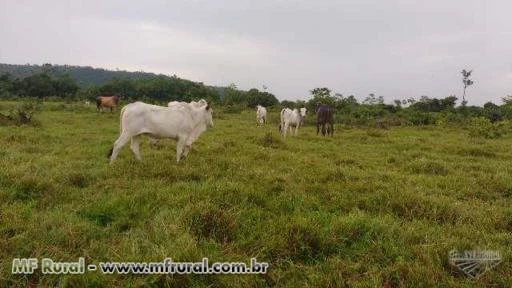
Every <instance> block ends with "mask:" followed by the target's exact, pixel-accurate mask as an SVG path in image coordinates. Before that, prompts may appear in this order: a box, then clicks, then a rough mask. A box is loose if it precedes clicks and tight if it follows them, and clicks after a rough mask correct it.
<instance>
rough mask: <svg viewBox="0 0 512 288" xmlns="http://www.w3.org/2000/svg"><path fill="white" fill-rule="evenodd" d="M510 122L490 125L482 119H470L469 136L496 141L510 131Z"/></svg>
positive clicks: (490, 123)
mask: <svg viewBox="0 0 512 288" xmlns="http://www.w3.org/2000/svg"><path fill="white" fill-rule="evenodd" d="M510 126H511V125H510V121H500V122H496V123H492V122H491V120H489V119H487V118H484V117H475V118H472V119H471V121H470V123H469V125H468V130H469V136H470V137H474V138H479V137H482V138H486V139H497V138H500V137H502V136H504V135H505V134H507V133H508V132H509V131H510Z"/></svg>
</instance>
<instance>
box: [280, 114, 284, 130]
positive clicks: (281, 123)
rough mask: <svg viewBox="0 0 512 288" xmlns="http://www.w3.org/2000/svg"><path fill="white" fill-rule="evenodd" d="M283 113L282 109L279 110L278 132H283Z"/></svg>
mask: <svg viewBox="0 0 512 288" xmlns="http://www.w3.org/2000/svg"><path fill="white" fill-rule="evenodd" d="M283 114H284V109H282V110H281V115H280V116H281V122H279V133H283V129H284V126H283V125H284V117H283Z"/></svg>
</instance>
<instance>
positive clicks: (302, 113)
mask: <svg viewBox="0 0 512 288" xmlns="http://www.w3.org/2000/svg"><path fill="white" fill-rule="evenodd" d="M96 104H97V105H96V107H97V109H98V111H102V110H103V109H105V108H107V109H108V108H110V111H111V112H112V110H113V109H114V108H115V107H116V106H117V105H118V104H119V97H118V96H100V97H98V98H97V101H96ZM315 112H316V116H317V120H316V134H317V135H318V134H319V132H322V135H324V136H325V135H326V134H327V135H330V136H332V135H333V133H334V121H333V111H332V109H331V108H330V107H329V106H328V105H325V104H319V105H318V106H317V108H316V111H315ZM306 113H307V109H306V108H304V107H303V108H300V109H293V110H292V109H289V108H284V109H282V110H281V113H280V123H279V132H280V133H281V135H282V136H283V137H284V138H286V133H287V131H288V130H290V133H291V131H292V129H295V130H294V134H295V135H297V133H298V130H299V127H300V126H302V125H304V119H305V117H306ZM212 114H213V110H212V109H211V107H210V105H209V104H208V103H207V102H206V100H204V99H201V100H199V101H197V102H196V101H191V102H190V103H188V102H178V101H172V102H169V103H168V104H167V107H164V106H158V105H152V104H146V103H143V102H134V103H130V104H128V105H126V106H124V107H123V109H121V115H120V133H121V134H120V136H119V138H118V139H117V140H116V141H115V142H114V145H113V147H112V149H110V152H109V154H108V158H109V160H110V163H112V162H113V161H114V160H115V159H116V157H117V155H118V153H119V151H120V150H121V148H122V147H123V146H124V145H126V144H127V143H128V141H130V140H131V145H130V148H131V149H132V151H133V153H134V154H135V157H136V158H137V159H138V160H140V159H141V156H140V150H139V146H140V137H141V135H148V136H149V137H150V143H151V144H152V145H156V144H157V143H158V139H164V138H170V139H174V140H176V141H177V145H176V161H178V162H179V161H180V160H181V159H183V158H185V157H187V155H188V153H189V151H190V148H191V147H192V144H193V143H194V142H195V141H196V140H197V139H198V138H199V136H200V135H201V134H202V133H203V132H204V131H206V129H207V128H208V127H213V115H212ZM256 120H257V122H258V123H259V124H265V123H266V120H267V109H266V108H265V107H263V106H260V105H258V106H257V107H256Z"/></svg>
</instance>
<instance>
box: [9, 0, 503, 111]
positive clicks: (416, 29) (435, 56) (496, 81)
mask: <svg viewBox="0 0 512 288" xmlns="http://www.w3.org/2000/svg"><path fill="white" fill-rule="evenodd" d="M511 11H512V1H510V0H503V1H501V0H496V1H493V0H487V1H484V0H478V1H475V0H465V1H459V0H443V1H437V0H429V1H412V0H385V1H378V0H373V1H364V0H350V1H345V0H339V1H322V0H317V1H314V0H303V1H302V0H301V1H292V0H276V1H265V0H259V1H250V0H224V1H212V0H205V1H197V0H187V1H169V0H167V1H164V0H162V1H153V0H151V1H131V0H129V1H127V0H125V1H121V0H120V1H97V0H84V1H52V0H50V1H39V0H35V1H24V0H15V1H6V0H0V62H2V63H9V64H26V63H30V64H43V63H52V64H70V65H87V66H93V67H101V68H107V69H116V68H119V69H122V70H129V71H139V70H143V71H146V72H156V73H163V74H167V75H173V74H176V75H177V76H179V77H181V78H186V79H190V80H193V81H198V82H204V83H205V84H209V85H219V86H225V85H229V84H230V83H235V84H236V85H237V86H238V87H239V88H241V89H249V88H253V87H255V88H258V89H260V90H261V87H262V85H265V86H267V87H268V91H269V92H271V93H274V94H275V95H276V96H277V97H278V98H279V99H280V100H283V99H289V100H296V99H308V98H309V97H310V95H309V90H311V89H313V88H315V87H328V88H330V89H331V90H332V91H333V92H337V93H342V94H343V95H345V96H348V95H351V94H353V95H355V96H356V97H357V98H358V99H364V98H365V97H366V96H367V95H368V94H369V93H375V94H376V95H377V96H384V98H385V99H386V102H391V101H392V100H393V99H404V98H408V97H415V98H419V97H420V96H422V95H427V96H430V97H446V96H449V95H452V94H455V95H456V96H458V97H459V98H461V97H462V80H461V74H460V71H461V70H462V69H472V70H473V77H472V78H473V80H474V81H475V84H474V85H473V86H471V87H470V88H468V90H467V99H468V100H469V104H483V103H485V102H487V101H493V102H495V103H499V102H500V98H501V97H503V96H506V95H512V17H510V13H511Z"/></svg>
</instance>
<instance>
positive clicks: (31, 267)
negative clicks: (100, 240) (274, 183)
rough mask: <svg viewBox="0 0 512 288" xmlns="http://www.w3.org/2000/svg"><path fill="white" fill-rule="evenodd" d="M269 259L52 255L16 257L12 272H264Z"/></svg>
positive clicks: (13, 261)
mask: <svg viewBox="0 0 512 288" xmlns="http://www.w3.org/2000/svg"><path fill="white" fill-rule="evenodd" d="M268 267H269V265H268V263H267V262H258V261H257V260H256V258H251V260H250V263H249V264H246V263H244V262H214V263H212V264H210V263H209V260H208V258H203V259H202V260H201V261H200V262H174V261H173V260H172V259H171V258H165V259H164V260H163V261H161V262H99V263H98V264H97V265H96V264H92V263H91V264H86V263H85V258H84V257H80V258H78V261H76V262H57V261H54V260H53V259H50V258H42V259H41V260H39V259H37V258H14V259H13V260H12V273H13V274H32V273H34V272H35V271H36V270H38V269H39V270H40V271H41V273H42V274H85V273H87V272H92V271H99V272H101V273H103V274H265V273H267V270H268Z"/></svg>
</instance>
